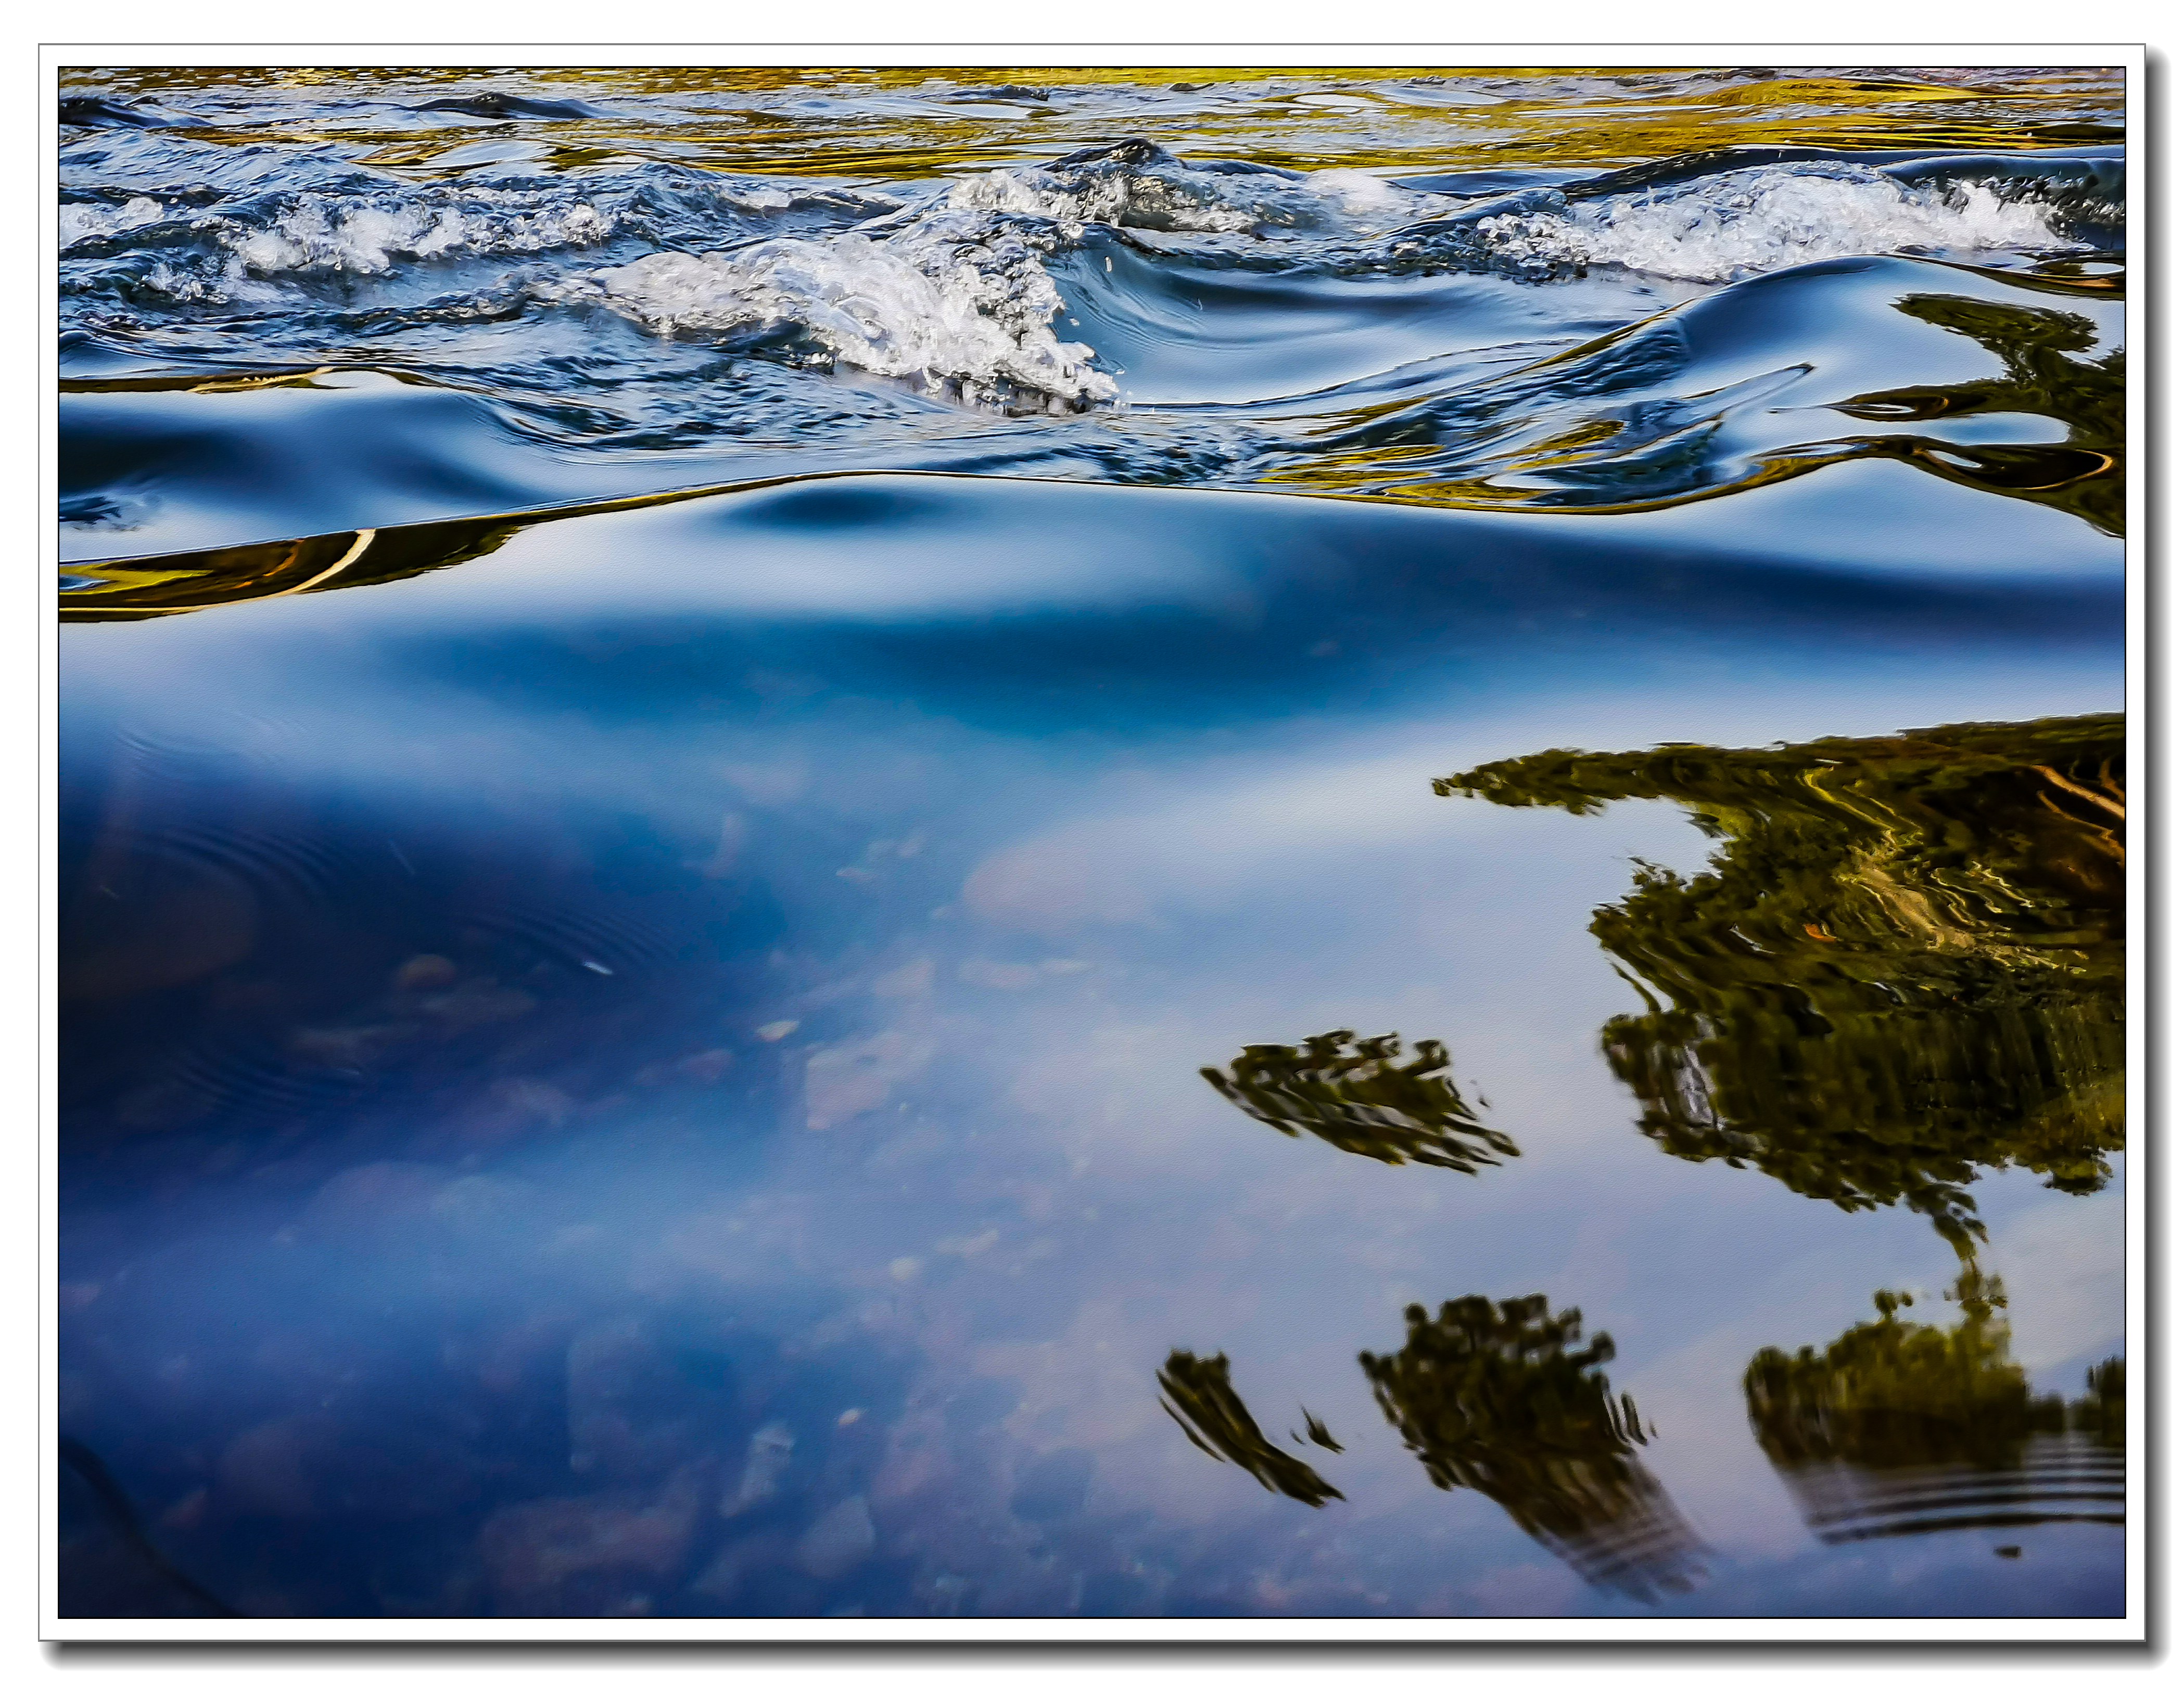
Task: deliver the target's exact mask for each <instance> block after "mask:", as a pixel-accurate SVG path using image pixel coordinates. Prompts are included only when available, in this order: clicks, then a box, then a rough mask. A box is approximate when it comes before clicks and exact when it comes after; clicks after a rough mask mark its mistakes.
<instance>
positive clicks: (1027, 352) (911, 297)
mask: <svg viewBox="0 0 2184 1685" xmlns="http://www.w3.org/2000/svg"><path fill="white" fill-rule="evenodd" d="M1039 255H1040V254H1039V250H1038V249H1037V248H1036V247H1034V245H1033V244H1032V243H1031V242H1029V241H1028V240H1027V239H1025V238H1024V237H1022V236H1021V235H1019V234H1017V233H1014V232H1012V231H1010V230H1009V229H1007V228H1006V226H1004V225H999V224H996V223H995V222H994V221H993V220H991V219H983V220H982V219H978V218H977V217H974V216H972V215H970V214H966V213H963V212H948V211H944V212H942V213H940V214H928V215H927V216H924V217H920V218H917V219H916V220H913V221H911V222H910V223H909V224H908V225H906V226H905V228H904V229H903V230H902V231H900V232H898V233H897V234H895V235H894V236H891V237H874V236H872V235H870V234H866V233H860V232H856V231H850V232H846V233H841V234H833V235H827V236H820V237H817V238H811V239H798V238H779V239H773V240H763V241H760V242H756V243H755V244H752V245H749V246H744V247H737V248H735V249H733V250H731V251H727V252H711V253H697V254H694V253H685V252H655V253H652V254H650V255H649V256H647V257H643V258H640V259H638V260H637V261H636V262H634V263H631V264H622V265H621V266H620V267H618V268H615V269H607V270H595V271H593V273H591V274H589V275H582V276H579V277H577V278H575V279H573V280H571V281H560V282H555V283H551V284H549V285H547V286H543V287H541V288H540V289H538V296H539V297H541V298H545V299H547V300H549V301H551V302H554V303H597V304H600V305H604V307H605V308H607V309H610V310H613V311H615V312H616V314H620V315H622V316H625V317H627V318H628V319H629V320H632V321H635V322H638V323H639V324H641V325H643V326H644V327H646V328H649V329H650V330H651V331H653V332H655V333H658V334H662V335H672V334H677V333H696V334H705V335H708V336H716V337H720V338H725V339H729V340H738V339H741V340H746V341H749V342H761V341H764V340H766V339H768V338H770V337H773V336H786V337H787V339H788V341H789V342H790V344H791V345H792V347H793V348H794V349H796V350H797V351H799V352H800V353H801V354H802V356H803V357H804V359H805V360H806V361H808V362H811V363H812V364H820V365H825V366H846V367H849V368H853V369H857V370H863V371H864V372H866V373H867V374H871V375H880V376H883V377H884V378H887V379H890V380H898V381H906V382H909V383H911V384H912V385H914V386H918V387H920V388H922V390H924V391H925V392H928V393H929V394H931V395H932V396H934V397H940V398H950V399H953V400H955V401H957V402H960V403H967V404H970V405H972V406H973V407H976V408H984V409H1005V410H1010V411H1016V412H1023V411H1030V410H1045V411H1047V412H1049V413H1052V414H1065V413H1067V412H1068V411H1071V410H1077V409H1090V408H1093V407H1095V406H1098V405H1106V404H1112V403H1114V402H1115V401H1116V399H1117V396H1118V392H1117V386H1116V384H1115V380H1114V377H1113V376H1112V375H1109V374H1107V373H1106V372H1104V371H1103V370H1100V369H1098V368H1096V367H1095V366H1094V356H1095V353H1094V352H1093V349H1092V348H1091V347H1090V346H1089V345H1082V344H1075V343H1071V342H1066V341H1064V340H1062V339H1061V338H1060V337H1059V336H1057V335H1056V332H1055V331H1054V326H1053V324H1054V320H1055V318H1056V316H1057V315H1059V314H1061V309H1062V299H1061V294H1060V293H1059V292H1057V291H1056V288H1055V285H1054V281H1053V279H1052V277H1051V276H1050V275H1048V274H1047V272H1046V270H1045V266H1044V265H1043V264H1041V263H1040V261H1039Z"/></svg>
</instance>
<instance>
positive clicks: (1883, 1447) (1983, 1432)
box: [1744, 1265, 2124, 1543]
mask: <svg viewBox="0 0 2184 1685" xmlns="http://www.w3.org/2000/svg"><path fill="white" fill-rule="evenodd" d="M1951 1297H1952V1298H1953V1299H1955V1300H1956V1301H1957V1303H1958V1307H1959V1315H1958V1319H1957V1321H1955V1322H1954V1323H1953V1324H1952V1325H1950V1326H1932V1325H1930V1324H1926V1323H1920V1322H1912V1321H1905V1320H1904V1319H1903V1318H1902V1317H1901V1316H1899V1315H1898V1314H1897V1313H1898V1312H1899V1311H1901V1310H1904V1309H1905V1308H1906V1307H1908V1305H1909V1304H1911V1302H1912V1300H1911V1296H1910V1295H1909V1294H1908V1293H1886V1292H1883V1293H1875V1295H1874V1305H1875V1310H1877V1311H1878V1312H1879V1313H1880V1314H1879V1315H1878V1316H1877V1317H1876V1318H1875V1320H1873V1321H1869V1322H1861V1323H1859V1324H1858V1325H1857V1326H1854V1327H1853V1328H1851V1329H1849V1330H1847V1331H1846V1332H1844V1333H1843V1334H1841V1336H1840V1337H1837V1338H1836V1340H1835V1341H1834V1342H1833V1343H1831V1344H1830V1346H1829V1347H1828V1348H1827V1349H1826V1350H1825V1351H1824V1352H1815V1351H1814V1349H1813V1348H1812V1347H1810V1346H1806V1347H1803V1348H1802V1349H1799V1350H1798V1351H1797V1354H1795V1355H1794V1356H1793V1355H1791V1354H1788V1353H1786V1352H1783V1351H1780V1350H1779V1349H1775V1347H1772V1346H1770V1347H1769V1348H1767V1349H1765V1350H1763V1351H1762V1352H1760V1353H1758V1354H1757V1355H1756V1356H1755V1357H1753V1359H1752V1362H1751V1365H1749V1366H1748V1367H1747V1369H1746V1371H1745V1375H1744V1397H1745V1408H1746V1411H1747V1415H1749V1417H1750V1420H1751V1422H1752V1432H1753V1434H1754V1436H1755V1437H1756V1438H1758V1442H1759V1444H1760V1448H1761V1449H1763V1450H1764V1451H1765V1452H1766V1454H1767V1456H1768V1460H1769V1461H1770V1462H1772V1463H1773V1464H1774V1465H1775V1468H1776V1469H1777V1471H1780V1473H1781V1474H1782V1475H1783V1476H1784V1478H1785V1479H1786V1481H1787V1482H1789V1484H1790V1486H1791V1489H1792V1491H1793V1492H1794V1493H1796V1494H1797V1497H1798V1499H1799V1500H1800V1502H1801V1504H1802V1505H1803V1507H1804V1510H1805V1512H1806V1519H1807V1521H1808V1523H1809V1524H1810V1525H1811V1527H1813V1529H1814V1532H1816V1533H1818V1534H1819V1536H1820V1537H1821V1538H1823V1539H1824V1540H1825V1541H1827V1542H1829V1543H1840V1542H1842V1541H1844V1540H1847V1539H1856V1538H1879V1537H1887V1536H1893V1535H1898V1534H1905V1533H1921V1532H1944V1531H1950V1530H1954V1529H1958V1528H1965V1527H2017V1526H2025V1525H2030V1524H2033V1523H2036V1522H2043V1521H2106V1522H2120V1521H2122V1519H2123V1507H2122V1506H2123V1465H2122V1460H2121V1456H2120V1453H2121V1449H2122V1445H2123V1421H2124V1412H2123V1404H2124V1400H2123V1391H2124V1386H2123V1383H2124V1370H2123V1362H2122V1360H2121V1359H2120V1358H2111V1359H2109V1360H2108V1361H2107V1362H2105V1363H2103V1364H2102V1365H2098V1366H2097V1367H2096V1368H2093V1369H2091V1370H2088V1371H2087V1373H2086V1384H2087V1393H2086V1395H2085V1396H2084V1397H2082V1398H2081V1399H2077V1400H2075V1401H2074V1402H2072V1403H2070V1404H2065V1403H2064V1400H2063V1399H2061V1398H2059V1397H2056V1396H2053V1395H2049V1396H2046V1397H2037V1396H2035V1395H2034V1393H2033V1392H2032V1390H2031V1387H2030V1386H2029V1385H2028V1384H2027V1382H2026V1379H2025V1371H2024V1370H2023V1368H2022V1367H2021V1366H2020V1365H2018V1364H2017V1363H2015V1362H2014V1361H2013V1360H2011V1357H2010V1354H2009V1323H2008V1321H2006V1320H2005V1319H2004V1317H2003V1315H2002V1312H2003V1310H2004V1309H2005V1307H2006V1305H2007V1303H2008V1301H2007V1299H2006V1298H2005V1297H2004V1294H2003V1287H2002V1284H2001V1282H1998V1281H1997V1280H1996V1279H1995V1278H1993V1277H1992V1276H1983V1275H1981V1273H1980V1271H1978V1269H1977V1268H1976V1266H1974V1265H1967V1266H1966V1267H1965V1270H1964V1273H1963V1274H1962V1275H1961V1276H1959V1277H1958V1282H1957V1286H1956V1289H1955V1291H1954V1293H1953V1294H1952V1295H1951ZM2070 1430H2075V1432H2070V1437H2069V1438H2064V1437H2063V1436H2064V1435H2065V1434H2066V1432H2069V1431H2070Z"/></svg>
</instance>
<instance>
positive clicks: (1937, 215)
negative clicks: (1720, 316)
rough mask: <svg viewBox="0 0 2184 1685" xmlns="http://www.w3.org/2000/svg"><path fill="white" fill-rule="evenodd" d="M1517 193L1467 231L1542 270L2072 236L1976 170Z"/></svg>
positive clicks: (1800, 260)
mask: <svg viewBox="0 0 2184 1685" xmlns="http://www.w3.org/2000/svg"><path fill="white" fill-rule="evenodd" d="M1527 197H1530V198H1532V199H1533V200H1534V203H1531V204H1528V205H1526V206H1524V208H1522V209H1513V210H1510V211H1507V212H1504V213H1502V214H1495V215H1488V216H1483V217H1480V218H1479V219H1478V220H1476V221H1475V222H1474V223H1473V224H1472V231H1473V236H1474V239H1475V240H1476V242H1477V243H1478V246H1479V250H1480V251H1481V253H1483V254H1484V255H1485V256H1486V257H1487V258H1489V259H1491V260H1494V261H1496V262H1497V263H1500V264H1507V265H1508V266H1510V267H1513V268H1515V269H1517V270H1520V271H1525V272H1531V273H1535V274H1543V275H1544V274H1552V273H1557V272H1564V271H1568V270H1573V269H1582V268H1585V267H1587V266H1590V265H1593V264H1603V265H1605V264H1613V265H1617V266H1619V267H1621V268H1623V269H1627V270H1635V271H1636V272H1637V273H1639V274H1641V275H1660V276H1663V277H1666V278H1669V279H1671V280H1677V281H1732V280H1735V279H1737V278H1738V277H1740V276H1743V275H1758V274H1763V273H1765V272H1767V271H1768V270H1779V269H1787V268H1790V267H1791V266H1792V265H1794V264H1807V263H1817V262H1820V261H1823V260H1825V259H1830V258H1848V257H1863V256H1867V255H1871V254H1875V253H1936V252H1986V251H2001V250H2019V251H2044V250H2051V249H2058V248H2060V247H2065V246H2067V245H2069V244H2070V240H2069V238H2068V237H2067V236H2066V234H2065V233H2064V231H2063V230H2062V229H2060V228H2059V226H2058V223H2057V219H2056V214H2055V210H2054V208H2053V206H2052V205H2050V204H2049V203H2047V202H2046V201H2044V200H2042V198H2039V197H2034V196H2031V195H2029V194H2020V195H2018V196H2009V195H2006V194H2005V193H2004V192H2002V191H2000V190H1999V189H1998V188H1997V187H1996V186H1991V185H1988V184H1986V183H1984V182H1979V181H1953V182H1931V183H1907V182H1904V181H1898V180H1897V179H1896V178H1895V177H1894V176H1892V175H1886V174H1884V173H1882V172H1881V171H1880V170H1873V169H1869V168H1867V167H1865V166H1863V165H1859V164H1835V163H1830V164H1787V165H1770V166H1765V167H1761V168H1758V169H1747V170H1730V171H1727V172H1724V173H1723V174H1721V175H1711V176H1706V177H1702V178H1700V179H1699V180H1697V181H1688V182H1679V183H1676V184H1674V185H1673V186H1668V187H1663V188H1658V189H1652V190H1648V191H1646V192H1635V193H1619V194H1611V195H1607V196H1604V197H1601V198H1598V199H1594V200H1586V201H1580V202H1578V203H1571V202H1570V201H1568V199H1567V198H1565V197H1563V195H1561V194H1559V193H1551V194H1545V195H1537V196H1527Z"/></svg>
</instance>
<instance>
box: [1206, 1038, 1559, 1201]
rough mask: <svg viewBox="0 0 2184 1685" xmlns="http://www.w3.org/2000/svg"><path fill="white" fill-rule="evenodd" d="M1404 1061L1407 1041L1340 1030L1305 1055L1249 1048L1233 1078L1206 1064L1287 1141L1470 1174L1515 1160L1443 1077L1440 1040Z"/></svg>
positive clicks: (1217, 1082)
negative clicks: (1294, 1138) (1298, 1139)
mask: <svg viewBox="0 0 2184 1685" xmlns="http://www.w3.org/2000/svg"><path fill="white" fill-rule="evenodd" d="M1402 1060H1403V1043H1402V1039H1401V1037H1397V1036H1375V1037H1370V1038H1369V1039H1367V1040H1364V1041H1360V1040H1358V1039H1357V1037H1356V1036H1355V1035H1354V1034H1353V1033H1352V1032H1350V1031H1348V1030H1336V1031H1333V1032H1330V1033H1329V1034H1327V1035H1324V1036H1310V1037H1306V1039H1305V1043H1304V1045H1303V1046H1302V1047H1301V1048H1291V1047H1281V1046H1275V1045H1263V1044H1262V1045H1257V1046H1252V1047H1247V1048H1245V1049H1244V1051H1243V1052H1242V1054H1240V1055H1239V1056H1238V1057H1237V1058H1236V1059H1235V1060H1234V1062H1233V1063H1231V1064H1230V1065H1229V1069H1228V1070H1227V1071H1218V1070H1216V1069H1214V1068H1213V1067H1212V1066H1211V1065H1208V1066H1207V1067H1206V1068H1205V1069H1204V1070H1203V1071H1201V1072H1200V1073H1199V1074H1200V1075H1201V1076H1203V1077H1205V1078H1206V1081H1207V1082H1211V1083H1212V1085H1213V1086H1214V1087H1216V1088H1217V1089H1218V1090H1220V1092H1221V1093H1222V1094H1223V1096H1224V1097H1225V1098H1228V1099H1229V1100H1230V1101H1232V1102H1233V1103H1234V1104H1236V1105H1237V1106H1239V1107H1240V1108H1241V1109H1243V1110H1245V1111H1246V1112H1249V1113H1250V1114H1251V1115H1252V1116H1253V1117H1256V1118H1257V1119H1258V1120H1259V1121H1260V1122H1262V1123H1268V1124H1272V1125H1273V1126H1274V1127H1275V1128H1276V1129H1279V1130H1280V1131H1281V1132H1282V1133H1283V1134H1284V1135H1295V1134H1296V1133H1297V1132H1298V1131H1299V1130H1305V1131H1308V1132H1311V1133H1312V1134H1313V1135H1317V1136H1318V1137H1319V1138H1320V1139H1321V1140H1323V1141H1324V1142H1326V1143H1328V1144H1329V1146H1333V1147H1340V1148H1341V1149H1342V1150H1343V1151H1344V1152H1346V1153H1356V1154H1360V1155H1361V1156H1362V1157H1365V1158H1368V1159H1379V1161H1380V1162H1381V1163H1382V1164H1384V1165H1404V1164H1418V1165H1446V1167H1447V1168H1449V1169H1450V1170H1454V1171H1463V1173H1464V1174H1465V1175H1467V1176H1472V1175H1475V1174H1477V1172H1478V1170H1479V1166H1480V1165H1493V1164H1498V1163H1499V1162H1501V1160H1500V1159H1498V1158H1496V1154H1502V1155H1504V1156H1507V1157H1509V1158H1515V1157H1516V1156H1517V1143H1515V1142H1513V1141H1512V1140H1511V1139H1510V1138H1509V1137H1507V1136H1506V1135H1504V1134H1502V1132H1500V1131H1499V1130H1494V1129H1489V1128H1487V1127H1486V1126H1485V1125H1484V1124H1482V1123H1480V1122H1479V1114H1478V1112H1477V1111H1476V1110H1474V1109H1473V1107H1472V1104H1471V1103H1470V1102H1469V1101H1468V1100H1466V1099H1465V1098H1463V1094H1462V1093H1459V1092H1458V1091H1457V1087H1456V1084H1455V1083H1454V1082H1451V1080H1450V1079H1449V1078H1448V1077H1447V1076H1445V1075H1443V1074H1442V1073H1443V1072H1445V1071H1446V1070H1447V1069H1448V1055H1447V1054H1446V1051H1444V1050H1443V1048H1442V1047H1441V1044H1440V1043H1439V1042H1434V1041H1424V1042H1420V1043H1418V1048H1417V1051H1416V1053H1415V1054H1413V1055H1412V1058H1411V1059H1409V1060H1408V1062H1407V1063H1406V1062H1402ZM1479 1104H1481V1105H1484V1104H1485V1101H1483V1100H1482V1101H1480V1102H1479Z"/></svg>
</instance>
